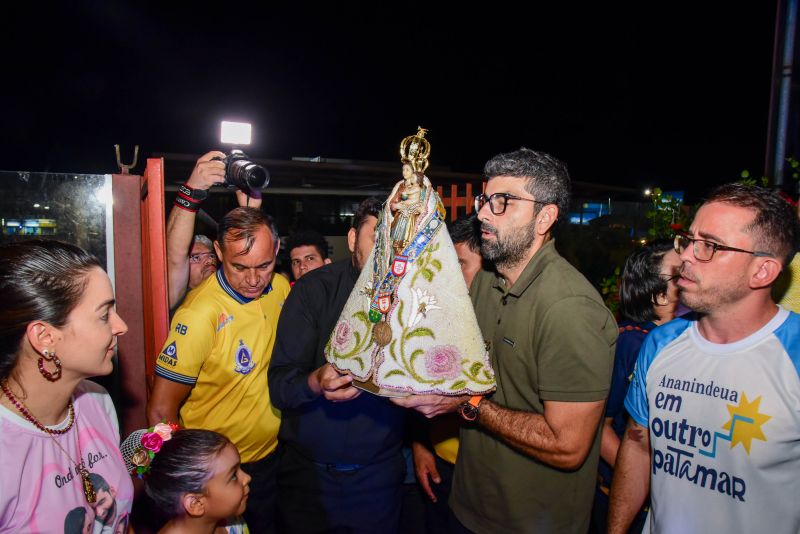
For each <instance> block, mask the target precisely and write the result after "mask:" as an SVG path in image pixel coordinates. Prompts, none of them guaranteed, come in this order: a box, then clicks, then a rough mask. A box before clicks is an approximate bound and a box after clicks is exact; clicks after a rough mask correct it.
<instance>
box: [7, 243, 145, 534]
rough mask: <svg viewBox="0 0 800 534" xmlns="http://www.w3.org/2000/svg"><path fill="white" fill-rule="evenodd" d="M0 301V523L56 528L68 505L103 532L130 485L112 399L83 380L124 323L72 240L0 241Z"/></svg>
mask: <svg viewBox="0 0 800 534" xmlns="http://www.w3.org/2000/svg"><path fill="white" fill-rule="evenodd" d="M0 302H2V306H0V389H1V390H2V392H1V393H0V473H2V476H0V532H57V531H59V532H63V529H64V525H65V524H66V523H69V521H68V519H69V517H68V516H69V514H70V513H73V514H74V512H72V511H73V510H75V509H76V508H84V509H85V510H86V512H85V514H84V515H93V516H94V525H93V529H92V530H93V531H94V532H105V531H109V532H110V531H111V530H112V529H113V527H114V522H115V519H116V516H117V515H118V514H123V513H124V514H127V513H130V508H131V501H132V496H133V485H132V483H131V480H130V477H129V475H128V473H127V472H126V470H125V465H124V462H123V461H122V456H121V455H120V453H119V447H118V446H119V427H118V423H117V419H116V413H115V410H114V406H113V404H112V402H111V399H110V397H109V395H108V393H107V392H106V391H105V390H104V389H103V388H102V387H100V386H98V385H97V384H95V383H93V382H89V381H87V380H86V378H89V377H92V376H101V375H107V374H109V373H111V371H112V370H113V363H112V358H113V356H114V348H115V346H116V343H117V336H120V335H123V334H124V333H125V332H126V331H127V329H128V327H127V326H126V325H125V322H124V321H123V320H122V318H121V317H120V316H119V315H117V313H116V311H115V309H114V293H113V290H112V288H111V282H110V280H109V278H108V275H106V273H105V272H104V271H103V269H102V268H101V266H100V263H99V262H98V260H97V259H96V258H95V257H94V256H92V255H90V254H88V253H86V252H85V251H84V250H82V249H80V248H78V247H76V246H73V245H69V244H66V243H61V242H58V241H50V240H41V241H39V240H36V241H27V242H23V243H14V244H10V245H5V246H2V247H0ZM100 480H102V481H103V483H102V484H101V483H99V482H98V481H100Z"/></svg>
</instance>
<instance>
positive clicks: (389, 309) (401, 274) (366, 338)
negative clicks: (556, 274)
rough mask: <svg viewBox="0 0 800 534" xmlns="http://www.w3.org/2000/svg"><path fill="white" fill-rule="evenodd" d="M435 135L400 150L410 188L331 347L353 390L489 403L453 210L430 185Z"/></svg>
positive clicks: (382, 226)
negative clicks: (473, 397) (449, 221)
mask: <svg viewBox="0 0 800 534" xmlns="http://www.w3.org/2000/svg"><path fill="white" fill-rule="evenodd" d="M426 133H427V131H426V130H425V129H423V128H418V131H417V133H416V134H415V135H412V136H408V137H406V138H405V139H403V141H402V143H401V144H400V161H401V163H402V174H403V179H402V180H401V181H399V182H398V183H397V184H396V185H395V186H394V188H393V189H392V192H391V194H390V195H389V197H388V198H387V200H386V202H385V204H384V206H383V210H382V212H381V216H380V220H379V221H378V226H377V227H376V229H375V236H376V238H375V246H374V248H373V249H372V252H371V253H370V255H369V257H368V259H367V262H366V264H365V266H364V268H363V269H362V271H361V274H360V275H359V278H358V280H357V281H356V285H355V287H354V289H353V292H352V293H351V294H350V297H349V299H348V300H347V303H346V304H345V307H344V310H343V311H342V314H341V316H340V317H339V320H338V322H337V323H336V327H335V328H334V331H333V332H332V333H331V337H330V339H329V341H328V344H327V346H326V348H325V357H326V359H327V361H328V362H330V363H331V364H332V365H333V366H334V367H335V368H336V369H337V370H338V371H339V372H342V373H349V374H351V375H353V378H354V381H353V385H355V386H356V387H361V388H363V389H366V390H367V391H371V392H373V393H377V394H379V395H386V396H400V395H408V394H424V393H436V394H442V395H464V394H483V393H486V392H488V391H491V390H493V389H494V387H495V380H494V373H493V372H492V369H491V367H490V365H489V357H488V350H487V348H486V344H485V343H484V340H483V336H482V335H481V332H480V329H479V328H478V322H477V320H476V318H475V312H474V310H473V308H472V302H471V301H470V299H469V294H468V290H467V286H466V283H465V282H464V278H463V276H462V274H461V269H460V267H459V264H458V258H457V256H456V251H455V248H454V247H453V242H452V240H451V239H450V234H448V232H447V228H446V226H445V223H444V221H445V209H444V206H443V205H442V201H441V199H440V198H439V195H438V194H437V193H436V191H435V190H434V189H433V187H432V186H431V182H430V180H429V179H428V177H427V176H425V170H426V169H427V168H428V156H429V155H430V143H429V142H428V140H427V139H425V134H426Z"/></svg>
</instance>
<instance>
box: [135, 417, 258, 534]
mask: <svg viewBox="0 0 800 534" xmlns="http://www.w3.org/2000/svg"><path fill="white" fill-rule="evenodd" d="M155 436H158V437H155ZM129 440H134V441H135V442H136V443H137V445H138V447H130V449H129V450H131V451H132V452H131V456H130V464H129V468H131V469H132V471H133V474H137V473H139V474H143V475H144V479H145V491H146V492H147V494H148V495H149V496H150V498H151V499H153V501H154V502H155V503H156V505H157V506H158V507H159V508H160V509H161V511H162V512H163V513H164V514H165V515H166V516H167V517H168V518H169V521H168V522H167V524H166V525H164V527H163V528H162V529H161V530H160V531H159V533H160V534H174V533H179V532H192V533H193V532H197V533H209V534H210V533H214V534H225V533H230V534H247V533H249V530H248V528H247V525H246V524H245V523H244V520H243V519H241V517H240V516H241V514H242V513H243V512H244V509H245V507H246V506H247V495H248V493H250V487H249V483H250V475H248V474H247V473H245V472H244V471H242V469H241V467H240V464H239V452H238V451H237V450H236V447H234V446H233V444H232V443H231V442H230V441H229V440H228V438H226V437H225V436H223V435H222V434H218V433H217V432H212V431H210V430H189V429H187V430H175V431H174V432H173V431H172V430H171V429H170V427H169V425H166V424H163V423H162V424H159V425H156V426H155V427H154V428H153V429H152V431H150V432H147V431H144V432H143V431H138V432H134V433H133V434H131V436H129V437H128V439H126V440H125V441H126V443H127V442H129ZM124 450H125V445H123V451H124ZM123 455H125V453H124V452H123ZM126 456H127V455H126ZM146 457H149V461H148V459H147V458H146ZM142 464H145V465H142ZM137 469H138V471H137Z"/></svg>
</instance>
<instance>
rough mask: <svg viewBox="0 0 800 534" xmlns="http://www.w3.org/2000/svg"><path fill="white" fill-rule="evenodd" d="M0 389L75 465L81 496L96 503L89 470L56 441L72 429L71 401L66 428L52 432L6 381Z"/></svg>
mask: <svg viewBox="0 0 800 534" xmlns="http://www.w3.org/2000/svg"><path fill="white" fill-rule="evenodd" d="M0 388H2V390H3V393H4V394H5V396H6V398H8V400H9V402H11V404H12V405H14V407H15V408H16V409H17V410H19V413H21V414H22V416H23V417H24V418H25V419H26V420H27V421H28V422H30V423H31V424H32V425H33V426H35V427H36V428H38V429H39V430H41V431H42V432H44V433H45V434H47V435H48V436H50V439H52V440H53V442H54V443H55V444H56V446H57V447H58V448H59V449H61V452H63V453H64V455H65V456H66V457H67V458H69V461H70V462H72V463H73V464H75V472H76V473H77V474H78V475H80V477H81V482H83V494H84V496H85V497H86V502H88V503H89V504H92V503H94V502H95V501H97V493H95V491H94V486H93V485H92V481H91V479H90V478H89V470H88V469H86V466H85V465H83V463H82V462H76V461H75V460H73V459H72V456H70V454H69V453H68V452H67V451H66V449H64V447H62V446H61V444H60V443H59V442H58V440H57V439H56V436H57V435H62V434H66V433H67V432H69V430H70V429H71V428H72V425H73V423H74V422H75V407H74V406H73V405H72V399H70V401H69V423H67V426H66V427H64V428H61V429H58V430H54V429H52V428H47V427H46V426H44V425H43V424H42V423H40V422H39V421H38V420H37V419H36V418H35V417H34V416H33V414H32V413H31V412H30V410H28V407H27V406H25V404H24V403H23V402H22V401H21V400H19V399H18V398H17V397H16V396H14V394H13V393H12V392H11V390H10V389H9V387H8V382H7V381H6V380H3V381H0ZM80 456H81V444H80V440H78V457H80Z"/></svg>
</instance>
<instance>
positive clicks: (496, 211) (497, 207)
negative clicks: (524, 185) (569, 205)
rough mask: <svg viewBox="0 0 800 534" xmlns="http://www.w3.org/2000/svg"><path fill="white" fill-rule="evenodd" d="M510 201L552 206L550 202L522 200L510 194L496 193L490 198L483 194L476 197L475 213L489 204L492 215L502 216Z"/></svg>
mask: <svg viewBox="0 0 800 534" xmlns="http://www.w3.org/2000/svg"><path fill="white" fill-rule="evenodd" d="M509 200H524V201H525V202H533V203H534V204H550V202H543V201H541V200H534V199H532V198H522V197H518V196H516V195H512V194H510V193H495V194H493V195H490V196H488V197H487V196H486V195H484V194H483V193H481V194H480V195H475V211H476V212H478V211H481V208H482V207H484V206H485V205H486V203H487V202H488V203H489V210H490V211H491V212H492V215H502V214H504V213H505V212H506V208H507V207H508V201H509Z"/></svg>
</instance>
